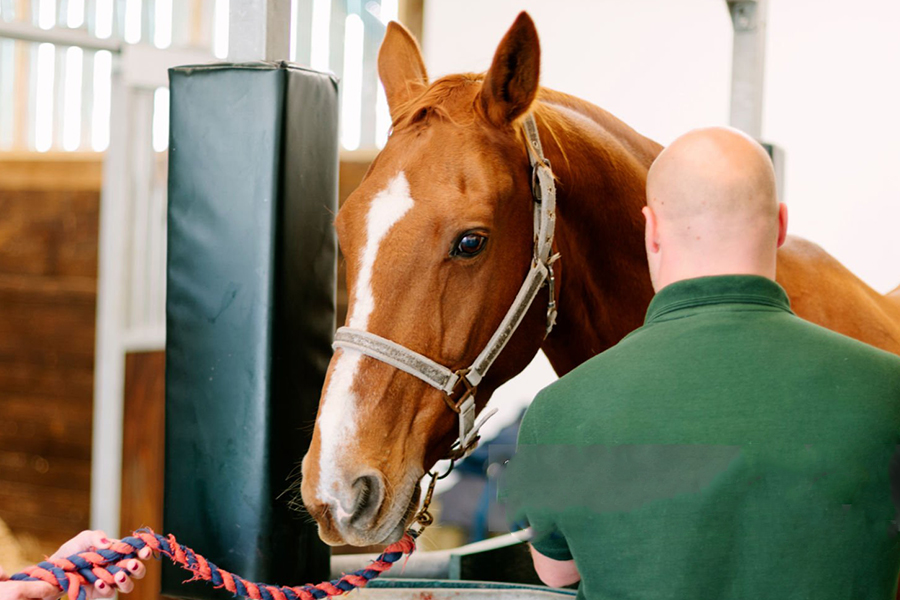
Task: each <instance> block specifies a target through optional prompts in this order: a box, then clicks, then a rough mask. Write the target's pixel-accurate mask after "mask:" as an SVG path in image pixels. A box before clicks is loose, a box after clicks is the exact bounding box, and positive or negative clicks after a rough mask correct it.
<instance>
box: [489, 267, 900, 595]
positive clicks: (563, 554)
mask: <svg viewBox="0 0 900 600" xmlns="http://www.w3.org/2000/svg"><path fill="white" fill-rule="evenodd" d="M848 310H849V309H848ZM898 442H900V357H897V356H895V355H893V354H889V353H886V352H883V351H881V350H877V349H875V348H873V347H871V346H868V345H866V344H863V343H860V342H858V341H855V340H852V339H850V338H847V337H845V336H842V335H839V334H837V333H833V332H831V331H828V330H826V329H823V328H821V327H818V326H816V325H813V324H811V323H809V322H807V321H804V320H802V319H800V318H798V317H796V316H795V315H794V314H793V313H792V312H791V309H790V304H789V301H788V298H787V295H786V294H785V292H784V290H783V289H782V288H781V287H780V286H779V285H778V284H776V283H775V282H773V281H771V280H769V279H766V278H763V277H756V276H721V277H703V278H698V279H691V280H685V281H680V282H677V283H673V284H671V285H669V286H667V287H666V288H664V289H663V290H661V291H660V292H659V293H658V294H657V295H656V297H655V298H654V299H653V301H652V303H651V304H650V307H649V309H648V311H647V318H646V321H645V323H644V325H643V326H642V327H641V328H639V329H637V330H636V331H634V332H632V333H631V334H630V335H628V336H627V337H626V338H624V339H623V340H622V341H621V342H620V343H619V344H618V345H616V346H615V347H613V348H611V349H610V350H608V351H606V352H604V353H602V354H600V355H598V356H596V357H594V358H592V359H591V360H589V361H587V362H586V363H584V364H583V365H581V366H579V367H578V368H577V369H575V370H574V371H572V372H571V373H569V374H567V375H566V376H565V377H562V378H561V379H560V380H558V381H557V382H555V383H554V384H552V385H551V386H549V387H548V388H546V389H545V390H543V391H542V392H541V393H540V394H539V395H538V397H537V398H536V399H535V400H534V402H533V404H532V405H531V407H530V408H529V409H528V411H527V414H526V415H525V418H524V420H523V422H522V427H521V430H520V433H519V445H518V449H517V454H516V456H515V458H514V459H513V460H512V461H511V463H510V465H509V468H508V469H507V471H506V473H505V475H504V477H505V479H504V482H503V484H502V489H503V497H504V498H505V501H506V502H507V503H508V504H507V510H508V512H509V513H511V517H514V516H525V517H527V519H528V521H529V522H530V523H531V525H532V527H533V528H534V529H535V532H536V538H535V540H534V542H533V543H534V546H535V548H536V549H537V551H538V552H540V553H541V554H544V555H546V556H549V557H551V558H554V559H557V560H569V559H572V558H574V560H575V562H576V564H577V566H578V570H579V572H580V573H581V576H582V581H581V584H580V586H579V597H581V598H590V599H598V600H599V599H613V598H614V599H616V600H626V599H638V598H640V599H651V598H652V599H657V598H660V599H661V598H672V599H679V600H686V599H691V600H694V599H697V600H701V599H702V600H707V599H709V600H728V599H754V600H759V599H766V600H768V599H772V600H776V599H777V600H786V599H793V598H810V599H815V600H828V599H832V598H833V599H848V598H853V599H858V598H878V599H881V600H887V599H888V598H894V594H895V590H896V587H897V577H898V570H900V568H898V567H900V536H898V526H897V524H898V512H897V503H896V502H895V501H894V499H892V486H891V481H892V480H894V481H896V480H897V477H891V471H892V468H893V469H894V470H895V471H896V470H897V469H898V464H900V463H895V461H897V457H898V456H900V455H898ZM892 465H893V467H892ZM898 493H900V491H898V490H895V491H894V492H893V494H894V495H897V494H898Z"/></svg>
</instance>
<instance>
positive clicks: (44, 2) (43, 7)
mask: <svg viewBox="0 0 900 600" xmlns="http://www.w3.org/2000/svg"><path fill="white" fill-rule="evenodd" d="M55 25H56V0H40V1H39V3H38V27H40V28H41V29H52V28H53V27H54V26H55Z"/></svg>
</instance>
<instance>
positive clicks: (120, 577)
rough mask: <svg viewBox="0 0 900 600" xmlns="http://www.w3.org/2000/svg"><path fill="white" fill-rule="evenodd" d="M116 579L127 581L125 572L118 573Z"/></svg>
mask: <svg viewBox="0 0 900 600" xmlns="http://www.w3.org/2000/svg"><path fill="white" fill-rule="evenodd" d="M116 581H118V582H119V583H125V573H116Z"/></svg>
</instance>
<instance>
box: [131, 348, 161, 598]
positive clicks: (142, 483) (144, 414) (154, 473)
mask: <svg viewBox="0 0 900 600" xmlns="http://www.w3.org/2000/svg"><path fill="white" fill-rule="evenodd" d="M165 370H166V354H165V352H137V353H130V354H128V355H126V356H125V417H124V423H125V430H124V432H123V433H124V446H123V449H122V450H123V463H122V517H121V519H122V534H123V535H125V534H127V533H131V532H132V531H134V530H135V529H137V528H138V527H143V526H149V527H152V528H154V529H155V530H157V531H161V530H162V505H163V468H164V466H165V465H164V460H163V459H164V454H163V453H164V451H165V440H164V435H165V421H164V416H165V402H166V397H165ZM159 591H160V566H159V564H158V562H156V561H154V562H153V563H151V564H148V565H147V577H146V578H145V579H144V580H143V581H142V582H141V584H140V585H139V586H136V587H135V589H134V591H133V592H132V593H131V594H130V595H129V597H130V598H131V599H132V600H156V599H157V598H159Z"/></svg>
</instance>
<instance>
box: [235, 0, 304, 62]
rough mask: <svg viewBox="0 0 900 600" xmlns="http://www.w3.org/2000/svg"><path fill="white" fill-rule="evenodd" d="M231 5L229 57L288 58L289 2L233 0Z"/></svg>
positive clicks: (238, 59) (239, 58) (280, 0)
mask: <svg viewBox="0 0 900 600" xmlns="http://www.w3.org/2000/svg"><path fill="white" fill-rule="evenodd" d="M230 8H231V14H230V15H229V25H230V27H231V30H230V31H231V32H230V34H229V48H228V59H229V60H230V61H232V62H247V61H252V60H265V61H279V60H288V59H289V58H290V37H291V35H290V34H291V3H290V2H285V1H284V0H232V2H231V7H230Z"/></svg>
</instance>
